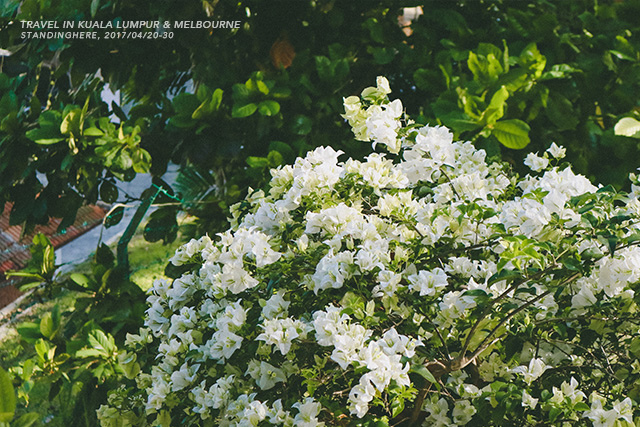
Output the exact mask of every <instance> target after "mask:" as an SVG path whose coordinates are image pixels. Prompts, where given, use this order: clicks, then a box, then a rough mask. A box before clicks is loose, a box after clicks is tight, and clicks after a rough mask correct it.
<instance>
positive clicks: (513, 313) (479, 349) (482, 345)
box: [463, 273, 580, 366]
mask: <svg viewBox="0 0 640 427" xmlns="http://www.w3.org/2000/svg"><path fill="white" fill-rule="evenodd" d="M578 277H580V273H575V274H572V275H571V276H569V277H568V278H567V279H566V280H564V281H563V282H562V283H561V284H559V285H558V286H557V287H555V288H552V289H549V290H547V291H546V292H543V293H542V294H540V295H538V296H537V297H535V298H532V299H530V300H529V301H527V302H526V303H524V304H522V305H521V306H520V307H518V308H516V309H514V310H512V311H511V312H509V314H507V315H506V316H505V318H504V319H502V320H501V321H500V323H498V324H497V325H496V326H495V327H494V328H493V329H492V330H491V332H489V335H487V336H486V337H485V339H484V340H482V342H481V343H480V345H479V346H478V347H477V348H476V350H475V351H474V352H473V354H472V355H471V357H470V358H469V360H474V359H475V358H476V357H478V354H480V353H482V352H483V351H484V350H485V349H486V348H487V342H488V341H489V339H490V338H491V336H492V335H493V334H495V333H496V332H497V331H498V329H500V328H501V327H502V326H504V324H505V323H507V322H508V321H509V320H511V319H512V318H513V317H514V316H516V315H517V314H518V313H520V312H521V311H523V310H525V309H526V308H528V307H530V306H531V305H533V304H535V303H536V302H538V301H540V300H542V299H543V298H545V297H546V296H547V295H550V294H551V293H552V292H553V291H555V289H556V288H558V287H561V286H565V285H567V284H568V283H571V282H573V281H574V280H575V279H577V278H578ZM463 357H464V356H463ZM465 366H466V365H465Z"/></svg>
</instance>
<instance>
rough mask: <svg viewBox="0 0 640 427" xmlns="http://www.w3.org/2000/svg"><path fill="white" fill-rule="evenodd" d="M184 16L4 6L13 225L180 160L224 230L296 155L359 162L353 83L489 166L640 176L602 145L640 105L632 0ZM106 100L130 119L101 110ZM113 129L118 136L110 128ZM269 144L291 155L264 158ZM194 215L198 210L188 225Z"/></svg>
mask: <svg viewBox="0 0 640 427" xmlns="http://www.w3.org/2000/svg"><path fill="white" fill-rule="evenodd" d="M183 6H184V7H179V8H178V7H174V5H173V3H172V2H171V1H163V2H155V3H154V5H153V6H150V5H148V4H147V3H144V2H142V3H141V2H136V1H134V2H126V3H125V2H120V1H115V0H111V1H106V2H96V1H92V2H89V1H76V2H74V3H73V6H71V4H68V3H64V4H62V3H48V2H41V1H39V0H29V1H27V2H26V3H24V4H23V5H22V6H21V7H20V8H18V7H17V3H15V4H14V3H7V4H6V5H5V6H4V8H5V10H4V11H3V12H4V14H5V15H11V16H13V17H14V18H15V21H14V24H13V25H9V24H7V23H5V24H4V27H3V29H2V31H1V32H0V38H1V39H2V44H3V46H8V47H9V49H8V51H9V52H10V53H11V54H10V55H9V56H7V57H5V60H4V65H3V69H2V72H3V74H1V76H2V77H1V78H0V92H1V93H0V112H1V113H2V114H1V115H2V117H5V118H4V120H3V122H2V126H1V132H2V133H1V135H2V140H3V141H4V142H3V150H2V153H3V154H2V159H0V165H4V166H3V167H0V172H1V173H2V174H3V175H2V176H1V178H2V180H1V181H2V182H3V183H4V184H3V187H2V191H0V194H2V197H3V199H4V200H13V201H15V202H16V206H15V208H14V212H13V219H12V221H13V222H14V223H22V222H24V221H26V222H27V223H29V224H32V223H37V222H43V221H45V220H46V218H47V216H50V215H56V216H65V217H67V218H69V220H70V219H71V218H72V217H73V215H74V212H75V209H76V208H77V207H78V206H79V205H80V203H82V202H83V201H88V202H91V201H95V200H96V199H97V198H98V197H105V196H106V200H107V201H110V202H112V201H113V200H114V196H113V194H114V192H113V191H105V192H102V191H98V189H99V188H100V186H102V185H103V184H104V183H106V182H113V180H114V179H119V180H128V179H131V178H132V177H133V174H134V173H136V172H144V171H146V170H148V169H149V168H150V170H151V171H152V172H153V173H154V174H157V175H159V174H162V173H163V172H164V170H165V167H166V165H167V162H169V161H173V162H175V163H179V164H181V165H187V164H191V165H194V166H196V167H198V168H199V169H200V170H202V171H209V173H211V174H212V175H213V176H218V178H215V180H216V182H217V191H215V192H211V193H210V194H209V196H208V199H207V200H200V201H201V202H207V203H206V204H215V205H218V206H219V207H220V211H219V213H218V214H217V220H216V221H214V222H213V226H214V227H221V226H222V223H223V220H224V217H225V214H224V212H225V211H226V209H227V207H228V206H229V205H230V204H231V203H233V202H235V201H237V200H238V198H239V196H240V195H241V194H243V192H244V189H245V188H246V187H247V186H248V185H251V186H253V187H256V186H259V185H261V184H262V183H264V175H263V173H264V171H265V168H266V167H273V166H276V165H278V164H279V163H280V162H282V161H284V160H282V159H283V158H284V159H288V158H290V157H291V154H290V153H292V154H293V155H301V154H303V153H304V152H306V150H308V149H310V148H313V147H315V146H319V145H327V144H334V145H336V146H337V147H338V148H341V149H343V151H345V152H347V153H349V154H351V155H355V156H358V155H361V154H362V149H361V147H357V146H354V145H353V144H346V145H343V144H344V143H343V141H346V137H347V134H346V132H347V130H346V129H345V127H344V124H343V123H342V122H340V121H339V120H336V117H337V114H338V113H339V111H340V104H339V102H337V98H336V96H335V95H336V94H337V93H340V94H345V93H346V94H355V93H359V92H360V91H361V89H362V86H361V83H360V82H362V81H367V80H371V79H373V78H374V77H375V76H376V75H377V74H380V73H384V74H385V75H387V76H389V79H390V80H391V82H392V83H393V84H394V86H395V87H396V88H398V89H397V90H398V92H399V93H402V94H403V97H404V105H405V107H406V108H407V111H409V112H411V113H413V114H414V115H415V116H416V117H417V120H418V121H420V122H422V123H430V124H438V123H441V124H445V125H446V126H448V127H449V128H450V129H452V131H453V132H454V133H455V134H456V136H457V137H460V138H463V139H469V140H472V141H474V142H475V144H476V145H477V146H479V147H482V148H484V149H486V150H487V152H488V153H489V155H490V156H499V157H502V158H503V159H504V160H507V161H512V162H514V164H516V165H519V164H520V160H521V159H522V156H523V154H521V152H518V151H514V150H518V149H521V148H523V147H525V146H527V144H529V143H530V141H533V143H532V144H533V146H531V147H529V148H530V149H532V150H534V151H535V150H543V149H545V148H547V147H548V146H549V145H550V144H551V143H552V142H556V143H558V144H562V145H563V146H565V147H566V148H567V149H568V153H567V156H568V158H569V159H570V160H571V161H573V163H574V165H575V167H576V168H577V170H578V171H580V172H583V173H586V174H588V175H590V176H593V177H595V178H596V179H597V180H598V181H600V182H607V183H613V184H615V185H616V186H621V185H622V184H623V181H624V179H625V176H626V172H628V171H630V170H632V169H634V168H635V167H636V165H637V163H638V158H639V156H638V149H637V147H636V145H635V144H633V143H631V142H629V140H626V139H625V138H622V137H618V136H616V135H614V132H613V129H612V128H613V125H614V124H615V123H616V122H617V120H618V119H619V118H621V117H622V116H630V115H633V114H634V113H633V111H634V108H636V107H637V96H636V95H635V94H637V93H638V90H639V88H638V81H639V80H638V75H639V73H640V71H639V70H640V62H639V61H640V57H639V55H640V54H639V51H638V45H639V43H638V39H637V37H638V35H637V34H638V24H637V21H636V20H634V19H633V17H635V16H637V14H638V13H639V9H640V3H639V2H638V1H637V0H627V1H624V2H614V3H611V4H610V3H608V2H598V3H593V2H591V1H587V0H581V1H572V2H565V1H544V2H540V3H539V4H536V5H533V4H529V3H527V2H522V1H508V0H503V1H455V2H442V1H427V2H423V3H422V4H421V6H422V10H423V11H424V14H423V15H421V16H420V14H419V13H418V12H417V11H416V10H415V9H413V7H414V6H416V4H414V3H411V4H404V3H403V2H398V3H396V4H393V5H389V4H387V3H386V2H365V3H362V2H335V1H318V2H294V3H291V4H287V7H280V6H278V5H276V6H274V5H271V4H265V3H264V2H261V1H242V2H236V3H227V2H211V3H209V2H204V3H202V4H200V3H191V4H189V5H183ZM403 6H410V7H412V8H411V9H402V7H403ZM399 15H403V19H402V20H401V21H402V23H403V25H406V27H404V28H401V27H400V26H399V25H398V16H399ZM404 15H407V17H406V18H404ZM40 17H46V18H47V19H54V20H63V19H71V20H74V19H75V20H80V19H94V20H99V21H111V22H116V21H127V20H141V19H148V18H154V19H161V20H167V21H169V22H175V21H180V20H210V19H226V20H240V21H241V23H242V26H241V28H240V29H235V30H224V29H218V30H216V31H205V30H196V29H190V30H184V29H183V30H179V29H178V30H175V33H176V34H175V37H174V38H172V39H163V40H96V41H92V40H75V41H73V42H71V41H60V40H31V41H29V42H24V41H23V40H21V38H20V32H21V29H20V28H19V25H18V22H19V21H18V20H20V19H30V20H37V19H40ZM89 17H90V18H89ZM149 31H151V30H149ZM98 70H99V73H98ZM107 84H108V85H109V88H110V89H111V90H114V91H115V90H120V96H121V98H122V99H123V101H126V105H125V106H124V107H122V108H121V107H119V106H118V105H117V104H116V103H112V105H106V104H105V103H104V102H103V101H102V99H101V97H100V93H101V91H102V89H103V88H104V87H105V85H107ZM80 106H84V107H80ZM43 110H44V111H43ZM41 111H42V114H40V112H41ZM110 113H113V114H114V115H116V116H117V117H118V118H119V120H120V121H122V122H123V123H124V126H122V127H121V126H120V125H113V124H111V125H108V121H109V119H107V117H108V116H109V114H110ZM627 133H628V131H627ZM623 134H624V135H626V133H623ZM25 137H26V139H25ZM27 140H28V141H27ZM29 141H33V143H30V142H29ZM274 141H283V142H284V145H285V146H286V147H287V148H286V149H285V151H286V152H284V151H282V150H280V148H276V149H272V148H271V147H272V143H273V142H274ZM34 144H35V145H34ZM273 151H275V152H277V153H280V156H281V157H280V156H278V155H277V154H275V153H273ZM247 159H249V161H248V162H249V163H248V165H249V166H250V169H251V170H249V171H246V170H245V167H246V165H247V163H246V160H247ZM258 159H261V160H258ZM151 160H153V161H151ZM9 164H11V165H12V166H14V167H10V168H8V167H7V166H8V165H9ZM36 171H39V172H41V173H42V174H45V175H46V177H47V179H46V182H45V180H43V179H42V177H41V175H37V174H36ZM235 189H239V190H240V191H236V190H235ZM191 202H193V201H191ZM206 204H205V205H206ZM205 205H201V206H205ZM204 210H205V209H195V205H194V204H193V203H191V211H192V213H198V214H202V215H204V216H206V214H204V213H203V211H204ZM211 219H212V218H211V217H209V219H208V220H207V221H206V222H205V224H204V225H203V226H204V227H205V228H206V227H210V226H212V222H211ZM67 224H68V221H65V222H64V223H63V224H62V227H64V226H66V225H67ZM206 224H209V225H206ZM203 230H204V229H203Z"/></svg>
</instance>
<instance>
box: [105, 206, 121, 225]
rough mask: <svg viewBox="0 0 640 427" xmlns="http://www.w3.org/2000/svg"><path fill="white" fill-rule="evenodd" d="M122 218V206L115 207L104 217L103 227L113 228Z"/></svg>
mask: <svg viewBox="0 0 640 427" xmlns="http://www.w3.org/2000/svg"><path fill="white" fill-rule="evenodd" d="M123 216H124V206H115V207H113V208H112V209H111V210H110V211H109V213H107V216H105V217H104V226H105V227H106V228H109V227H113V226H114V225H116V224H118V223H119V222H120V221H121V220H122V217H123Z"/></svg>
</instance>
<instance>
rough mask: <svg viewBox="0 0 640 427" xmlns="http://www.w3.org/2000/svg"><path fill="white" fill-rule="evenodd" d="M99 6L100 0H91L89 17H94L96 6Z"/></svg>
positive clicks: (96, 10)
mask: <svg viewBox="0 0 640 427" xmlns="http://www.w3.org/2000/svg"><path fill="white" fill-rule="evenodd" d="M99 7H100V0H91V17H92V18H95V17H96V13H98V8H99Z"/></svg>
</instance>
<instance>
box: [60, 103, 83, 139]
mask: <svg viewBox="0 0 640 427" xmlns="http://www.w3.org/2000/svg"><path fill="white" fill-rule="evenodd" d="M80 115H81V113H80V109H79V108H76V109H74V110H72V111H71V112H69V114H67V115H66V116H65V117H64V119H63V120H62V123H61V124H60V133H61V134H63V135H68V134H72V135H78V134H79V133H80Z"/></svg>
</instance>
